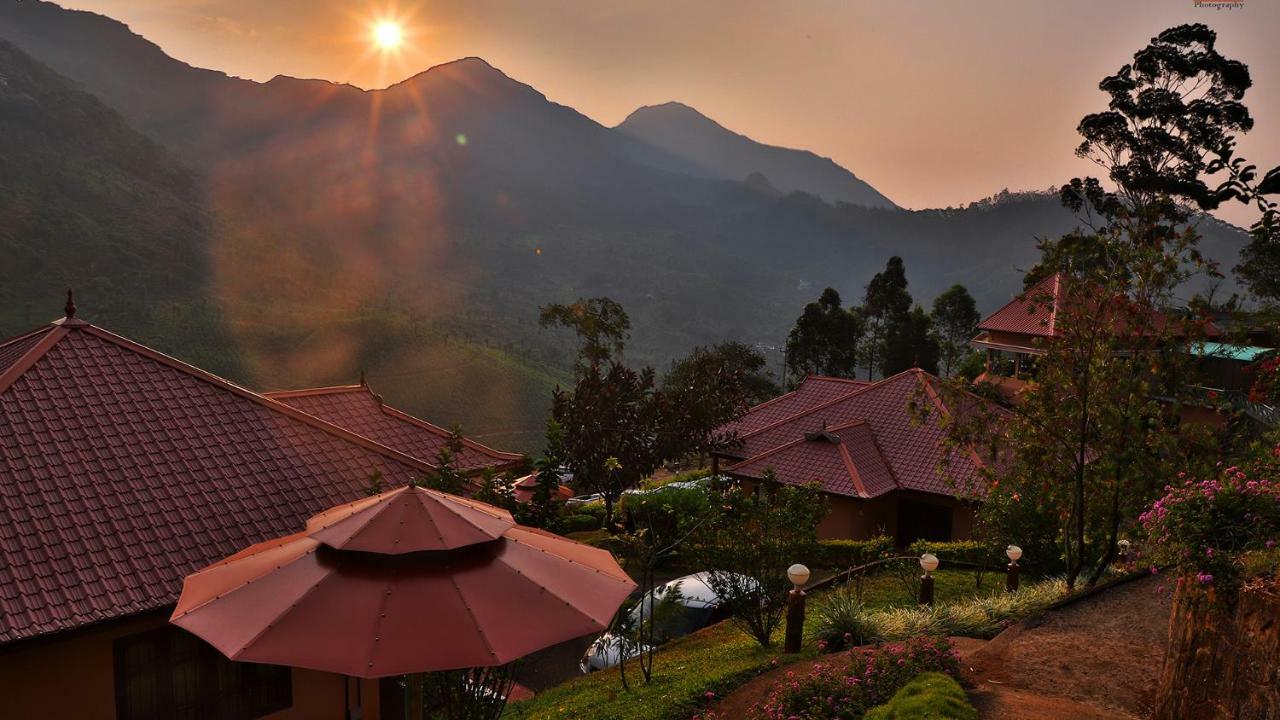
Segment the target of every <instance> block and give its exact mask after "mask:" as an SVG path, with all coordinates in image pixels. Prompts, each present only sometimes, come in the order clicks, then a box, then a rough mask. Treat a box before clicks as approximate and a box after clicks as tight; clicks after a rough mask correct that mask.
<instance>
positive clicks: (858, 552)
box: [814, 535, 893, 569]
mask: <svg viewBox="0 0 1280 720" xmlns="http://www.w3.org/2000/svg"><path fill="white" fill-rule="evenodd" d="M892 551H893V538H891V537H889V536H888V535H878V536H876V537H873V538H871V539H869V540H843V539H826V540H819V541H818V555H817V559H816V562H815V563H814V564H815V565H817V566H819V567H828V568H836V569H846V568H851V567H857V566H859V565H864V564H866V563H869V562H871V561H872V560H877V559H879V558H882V557H885V556H887V555H889V554H890V553H891V552H892Z"/></svg>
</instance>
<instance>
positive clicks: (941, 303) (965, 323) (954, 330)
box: [933, 285, 982, 376]
mask: <svg viewBox="0 0 1280 720" xmlns="http://www.w3.org/2000/svg"><path fill="white" fill-rule="evenodd" d="M981 319H982V316H981V315H979V314H978V304H977V303H976V302H975V301H974V299H973V296H972V295H970V294H969V290H968V289H967V288H965V286H963V285H952V286H951V287H950V288H948V289H947V291H946V292H944V293H942V294H941V295H939V296H938V297H936V298H934V299H933V332H934V334H935V336H936V337H937V342H938V359H939V366H940V369H941V370H942V375H943V376H950V375H951V374H952V373H953V372H956V371H958V370H960V368H961V367H962V365H963V362H964V360H965V359H966V358H967V357H969V356H970V355H972V354H973V351H972V350H970V349H969V341H970V340H972V339H973V336H974V334H975V333H976V328H977V326H978V321H979V320H981Z"/></svg>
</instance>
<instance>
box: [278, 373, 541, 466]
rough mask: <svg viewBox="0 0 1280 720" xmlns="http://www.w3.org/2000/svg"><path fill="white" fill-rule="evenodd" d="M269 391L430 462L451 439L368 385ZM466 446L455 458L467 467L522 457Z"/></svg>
mask: <svg viewBox="0 0 1280 720" xmlns="http://www.w3.org/2000/svg"><path fill="white" fill-rule="evenodd" d="M265 394H266V396H267V397H269V398H271V399H273V400H277V401H279V402H282V403H285V404H286V405H289V406H291V407H294V408H297V409H298V410H301V411H303V412H305V413H308V414H311V415H314V416H316V417H318V418H320V419H321V420H325V421H327V422H331V423H333V424H334V425H338V426H339V427H344V428H346V429H348V430H350V431H352V432H354V433H358V434H360V435H363V436H365V437H367V438H371V439H373V440H376V441H378V442H379V443H382V444H383V445H386V446H387V447H390V448H394V449H396V450H399V451H400V452H402V453H404V454H406V455H411V456H413V457H416V458H418V459H419V460H422V461H424V462H432V463H434V462H435V460H436V457H437V455H439V453H440V451H441V450H442V449H444V447H445V444H446V443H447V442H448V440H449V431H448V430H445V429H444V428H442V427H439V426H437V425H432V424H431V423H429V422H427V421H425V420H420V419H418V418H416V417H414V416H412V415H409V414H408V413H405V412H402V411H400V410H397V409H395V408H393V407H391V406H390V405H387V404H386V403H384V402H383V401H382V399H381V398H380V397H379V396H377V395H376V394H374V393H373V391H372V390H370V389H369V386H368V385H365V384H360V385H342V386H338V387H327V388H312V389H309V390H283V391H279V392H269V393H265ZM462 446H463V447H462V452H460V453H458V455H457V456H456V457H455V463H456V465H457V467H458V469H459V470H462V471H463V472H474V471H478V470H482V469H484V468H494V469H496V470H500V469H503V468H505V467H508V466H510V465H512V464H514V463H516V462H518V461H519V460H520V459H521V456H520V455H519V454H517V453H508V452H500V451H498V450H494V449H493V448H490V447H486V446H484V445H481V444H480V443H478V442H475V441H474V440H471V439H468V438H463V441H462Z"/></svg>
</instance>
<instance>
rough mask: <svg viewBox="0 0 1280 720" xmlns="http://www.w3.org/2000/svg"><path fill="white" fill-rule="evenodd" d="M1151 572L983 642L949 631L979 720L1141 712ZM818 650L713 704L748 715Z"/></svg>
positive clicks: (1146, 687) (1073, 718) (1111, 718)
mask: <svg viewBox="0 0 1280 720" xmlns="http://www.w3.org/2000/svg"><path fill="white" fill-rule="evenodd" d="M1160 584H1161V579H1160V578H1148V579H1142V580H1137V581H1134V582H1131V583H1128V584H1125V585H1122V586H1119V587H1116V588H1113V589H1111V590H1106V591H1104V592H1102V593H1100V594H1098V595H1096V596H1094V597H1092V598H1088V599H1085V600H1081V601H1079V602H1076V603H1073V604H1071V605H1068V606H1067V607H1065V608H1063V609H1061V610H1057V611H1054V612H1051V613H1048V614H1046V615H1045V616H1043V617H1041V618H1038V619H1037V620H1034V621H1028V622H1023V623H1019V624H1017V625H1014V626H1013V627H1011V628H1009V629H1008V630H1006V631H1005V632H1003V633H1001V634H1000V635H999V636H998V637H996V638H995V639H994V640H991V641H990V642H988V641H984V640H973V639H970V638H953V641H954V642H955V644H956V649H957V650H958V651H959V652H960V655H961V658H962V663H961V664H962V665H963V667H964V668H965V675H966V678H965V679H966V680H967V682H968V684H969V685H970V687H969V696H970V699H971V700H972V702H973V704H974V706H975V707H977V709H978V713H979V717H981V718H982V719H983V720H1139V719H1141V718H1146V717H1149V716H1150V706H1151V700H1152V696H1151V695H1152V692H1153V691H1154V688H1155V683H1156V678H1157V675H1158V674H1159V672H1160V665H1161V663H1162V662H1163V658H1164V646H1165V640H1166V635H1167V632H1168V623H1169V603H1170V599H1169V596H1168V595H1167V594H1165V593H1160V592H1157V588H1158V587H1159V585H1160ZM841 658H843V655H841V654H837V655H828V656H824V657H821V658H819V659H817V660H812V661H801V662H798V663H793V664H790V665H785V666H782V667H779V668H777V669H776V670H771V671H769V672H767V673H764V674H763V675H760V676H759V677H757V678H754V679H752V680H751V681H750V682H748V683H746V684H745V685H743V686H742V687H740V688H738V689H737V690H735V691H734V692H733V693H731V694H730V695H728V696H726V697H725V698H723V699H722V700H720V701H719V702H717V703H715V704H714V706H713V709H714V710H715V711H716V712H718V713H720V714H721V715H722V716H723V717H725V718H735V719H736V718H745V717H749V712H750V710H751V708H752V706H754V705H755V704H756V703H758V702H760V701H761V700H763V699H764V697H765V696H766V695H767V694H768V693H769V691H770V690H771V689H772V688H773V686H774V685H776V684H777V683H778V681H780V680H782V679H783V678H784V677H785V676H786V673H787V672H788V671H790V672H794V673H796V674H797V675H802V674H804V673H807V672H808V671H809V669H810V668H811V667H812V666H813V665H814V664H816V663H824V664H825V663H830V662H834V661H836V660H837V659H841Z"/></svg>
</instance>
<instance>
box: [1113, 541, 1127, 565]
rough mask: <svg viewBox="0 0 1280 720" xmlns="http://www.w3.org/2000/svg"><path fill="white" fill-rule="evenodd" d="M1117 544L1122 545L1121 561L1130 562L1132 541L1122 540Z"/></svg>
mask: <svg viewBox="0 0 1280 720" xmlns="http://www.w3.org/2000/svg"><path fill="white" fill-rule="evenodd" d="M1116 545H1118V546H1119V547H1120V562H1121V563H1128V562H1129V548H1130V543H1129V541H1128V540H1121V541H1120V542H1118V543H1116Z"/></svg>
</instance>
